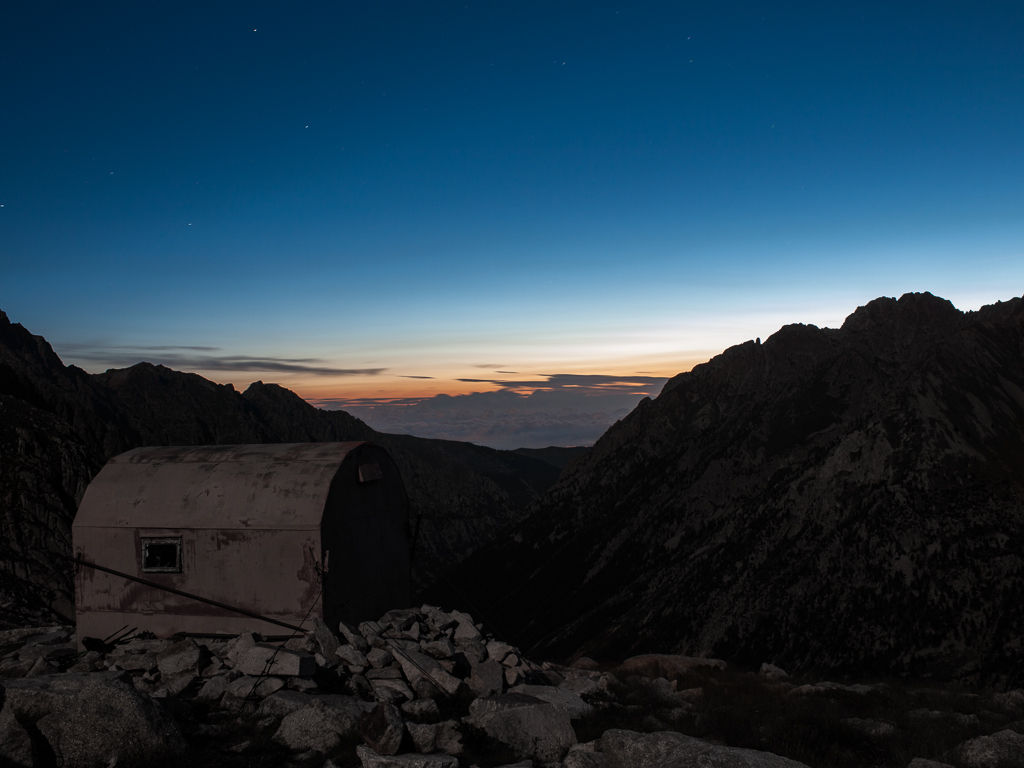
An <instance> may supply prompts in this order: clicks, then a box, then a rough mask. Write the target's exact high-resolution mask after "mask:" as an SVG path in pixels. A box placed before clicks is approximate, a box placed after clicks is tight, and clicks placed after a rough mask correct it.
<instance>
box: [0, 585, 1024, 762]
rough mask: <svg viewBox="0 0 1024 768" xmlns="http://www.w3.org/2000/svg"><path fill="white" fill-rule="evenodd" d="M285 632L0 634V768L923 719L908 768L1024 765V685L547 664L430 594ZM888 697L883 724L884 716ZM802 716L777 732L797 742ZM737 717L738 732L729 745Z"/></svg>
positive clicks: (866, 743)
mask: <svg viewBox="0 0 1024 768" xmlns="http://www.w3.org/2000/svg"><path fill="white" fill-rule="evenodd" d="M282 640H283V638H265V637H262V636H260V635H259V634H257V633H255V632H249V631H246V632H242V633H241V634H240V635H237V636H224V637H175V638H166V639H160V638H155V637H152V636H151V635H146V634H127V635H125V636H124V637H123V638H122V639H121V640H119V641H115V642H112V643H108V644H106V647H107V648H108V651H107V652H103V651H98V650H87V651H79V647H78V643H77V640H76V638H75V636H74V630H73V629H71V628H66V627H44V628H29V629H15V630H8V631H6V632H0V651H2V655H0V685H2V690H0V705H2V706H0V765H12V766H18V768H42V766H52V765H56V766H58V768H92V767H93V766H105V765H117V766H134V765H143V764H147V763H152V764H153V765H163V763H161V762H160V761H165V762H166V761H167V760H168V759H170V760H177V761H178V762H179V763H180V762H181V761H187V760H189V759H190V758H191V759H194V760H197V761H198V758H202V757H203V756H204V755H205V756H206V757H205V758H203V761H204V762H203V761H198V762H203V764H206V765H225V766H249V765H254V764H255V763H253V762H251V761H252V760H256V759H257V758H258V759H269V760H271V761H272V762H273V763H274V764H280V765H282V766H286V767H287V768H350V767H351V768H354V767H355V766H359V765H361V766H363V768H370V766H374V767H376V768H399V767H402V766H404V767H406V768H418V767H422V768H460V766H461V768H498V767H499V766H500V767H502V768H527V766H540V767H543V768H630V767H631V766H636V767H637V768H640V767H641V766H658V765H664V766H673V767H675V766H678V767H679V768H686V767H687V766H697V765H705V764H707V765H711V764H714V765H718V766H726V767H728V766H747V767H748V768H750V767H755V768H758V767H759V768H799V767H800V766H808V765H809V766H812V768H817V766H819V765H821V766H826V765H828V766H832V765H835V766H840V765H842V766H846V765H850V766H854V765H859V764H860V763H858V762H856V754H860V753H857V752H856V750H857V749H861V750H862V751H863V750H868V751H870V750H875V752H874V753H871V754H879V753H878V750H881V749H885V748H886V745H893V744H896V743H897V742H898V740H899V739H901V738H903V737H905V736H907V734H908V733H911V732H912V731H913V732H915V733H916V734H917V735H916V741H915V740H914V739H911V740H910V743H922V739H921V738H920V732H922V731H923V732H928V733H935V734H940V736H939V737H936V739H935V740H934V743H932V744H931V745H930V746H929V748H928V749H927V750H925V752H926V754H922V753H921V752H918V754H917V755H916V756H915V757H913V758H912V761H911V763H910V766H912V768H928V767H929V766H939V765H953V766H956V768H965V767H966V768H989V767H990V766H991V768H996V767H997V766H999V767H1000V768H1001V767H1003V766H1018V765H1019V766H1021V767H1022V768H1024V759H1021V757H1020V756H1021V755H1024V735H1021V733H1022V732H1024V691H1022V690H1014V691H1009V692H1001V693H994V694H987V695H985V696H979V695H977V694H968V693H963V692H959V693H958V692H956V691H954V692H949V691H944V690H938V689H929V688H922V689H919V690H915V691H903V692H901V693H900V696H902V699H900V701H902V702H904V703H905V708H904V711H903V712H902V714H899V713H894V711H893V709H892V707H891V706H889V705H890V704H891V702H892V701H893V700H895V698H898V697H896V696H895V694H894V693H893V691H892V689H891V688H890V686H888V685H886V684H874V685H865V684H844V683H837V682H831V681H824V682H820V681H819V682H812V681H808V680H806V679H805V678H799V677H791V676H790V675H789V674H787V673H786V672H785V671H783V670H781V669H779V668H778V667H774V666H772V665H771V664H769V663H765V664H763V665H762V666H761V668H760V670H759V671H758V673H757V674H754V673H752V672H738V671H736V670H731V669H730V668H728V666H727V665H726V663H725V662H723V661H720V660H716V659H697V658H691V657H686V656H673V655H667V654H657V655H654V654H650V655H645V656H639V657H634V658H631V659H627V660H626V661H625V662H623V663H622V664H620V665H619V666H617V667H615V668H614V669H612V670H608V669H603V668H602V666H601V665H599V664H598V663H597V662H595V661H593V660H591V659H584V658H580V659H577V660H576V662H575V663H574V664H573V665H572V666H562V665H557V664H550V663H543V664H537V663H535V662H533V661H531V660H530V659H528V658H526V657H525V656H524V655H523V654H522V653H521V652H520V651H519V650H518V649H517V648H515V647H513V646H511V645H509V644H508V643H506V642H505V641H504V640H502V639H499V638H495V637H492V636H490V635H489V634H487V633H486V632H485V631H484V627H483V626H482V625H481V624H478V623H476V622H475V621H474V620H473V618H472V617H471V616H470V615H468V614H466V613H463V612H460V611H444V610H442V609H440V608H436V607H433V606H429V605H424V606H422V607H421V608H419V609H403V610H394V611H390V612H388V613H387V614H385V615H384V616H382V617H381V618H380V619H379V620H377V621H366V622H363V623H361V624H359V626H352V625H349V624H341V625H340V626H339V627H338V628H337V630H336V631H335V630H333V629H332V628H329V627H327V626H326V625H325V624H324V623H323V622H322V621H320V620H319V619H317V620H315V621H314V626H313V628H312V629H311V630H310V631H309V632H307V633H306V634H302V635H296V636H292V637H291V638H289V639H287V640H286V641H284V642H282ZM87 646H88V647H91V648H94V649H95V648H96V647H98V646H97V645H96V644H95V643H89V644H87ZM730 675H731V677H730ZM730 697H731V698H730ZM744 697H746V698H744ZM879 697H888V698H887V699H885V701H886V704H885V707H888V708H887V709H885V711H884V714H885V717H870V716H869V715H871V714H879V712H881V710H880V709H879V710H871V706H872V702H875V701H876V700H881V699H879ZM744 706H746V707H747V708H748V711H747V712H746V714H745V715H744V714H743V712H742V710H743V707H744ZM773 709H774V713H775V714H774V716H775V717H776V719H778V711H782V710H787V709H788V710H792V712H795V713H797V715H798V716H802V717H804V718H805V719H806V720H808V721H814V723H815V724H816V726H817V727H818V728H819V730H820V731H821V732H829V731H831V732H832V733H833V734H837V736H836V738H839V739H845V740H846V741H847V743H848V744H849V745H850V746H849V747H848V748H847V749H846V752H842V751H838V752H837V751H833V752H831V753H828V754H826V752H825V751H822V752H821V755H822V757H821V759H820V760H819V759H817V758H815V757H814V756H813V755H811V754H810V753H806V752H805V753H801V755H800V756H801V757H802V759H803V760H805V761H806V762H801V761H797V760H795V759H794V757H795V755H792V754H791V755H789V756H783V755H781V754H778V753H779V752H784V751H786V749H785V743H784V742H783V743H780V745H779V746H776V742H774V741H773V740H772V738H771V733H770V731H771V728H770V726H768V725H764V724H762V725H757V723H759V722H762V723H763V722H768V721H766V720H765V716H764V715H763V713H762V710H764V711H768V712H772V711H773ZM800 713H804V714H803V715H800ZM742 717H746V718H747V721H748V725H747V727H746V728H745V730H744V729H740V730H739V731H736V730H735V726H736V722H739V721H740V720H741V719H742ZM759 718H760V719H759ZM723 723H725V724H726V725H723ZM800 725H801V723H796V724H794V723H783V724H782V725H781V726H777V727H778V728H781V729H784V730H786V731H787V738H788V737H789V732H791V731H793V730H794V728H799V727H800ZM729 728H733V730H734V731H735V732H736V733H740V734H741V736H740V737H739V740H738V742H737V739H736V738H733V739H726V738H723V735H727V734H728V732H729ZM929 729H930V730H929ZM802 738H804V740H805V741H806V736H802ZM733 742H737V743H733ZM940 742H941V743H940ZM753 747H757V748H753ZM773 747H774V749H773ZM901 749H902V747H901ZM865 754H866V753H865ZM901 754H902V753H901ZM211 755H212V756H213V757H212V758H211ZM844 755H845V756H846V757H844ZM850 755H854V757H852V758H851V757H850ZM851 760H853V762H851ZM864 764H868V763H864Z"/></svg>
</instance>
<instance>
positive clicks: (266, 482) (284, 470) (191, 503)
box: [74, 442, 363, 530]
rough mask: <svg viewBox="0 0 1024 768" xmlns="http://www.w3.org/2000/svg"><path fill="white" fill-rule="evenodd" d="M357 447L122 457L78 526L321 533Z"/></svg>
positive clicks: (101, 478)
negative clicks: (336, 482) (336, 485)
mask: <svg viewBox="0 0 1024 768" xmlns="http://www.w3.org/2000/svg"><path fill="white" fill-rule="evenodd" d="M360 445H363V443H362V442H353V443H280V444H273V445H210V446H198V447H197V446H184V447H178V446H160V447H155V448H136V449H134V450H131V451H127V452H126V453H122V454H120V455H118V456H115V457H114V458H112V459H111V460H110V461H108V462H107V464H106V466H104V467H103V469H102V470H100V473H99V474H98V475H97V476H96V477H95V479H94V480H93V481H92V483H90V485H89V488H88V489H87V490H86V492H85V496H84V497H83V499H82V503H81V505H80V506H79V509H78V514H77V515H76V516H75V521H74V527H76V528H81V527H90V528H112V527H116V528H222V529H229V530H230V529H236V530H245V529H293V530H316V529H319V527H320V521H321V519H322V518H323V513H324V507H325V505H326V503H327V495H328V493H329V492H330V488H331V481H332V480H333V479H334V476H335V475H336V474H337V473H338V469H339V468H340V467H341V464H342V462H343V461H344V460H345V458H346V457H347V456H348V455H349V453H351V452H352V451H353V450H354V449H356V448H358V447H359V446H360Z"/></svg>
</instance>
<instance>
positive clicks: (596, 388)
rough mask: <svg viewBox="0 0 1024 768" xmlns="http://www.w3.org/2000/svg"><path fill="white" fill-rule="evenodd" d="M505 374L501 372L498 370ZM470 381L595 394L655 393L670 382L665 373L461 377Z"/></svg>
mask: <svg viewBox="0 0 1024 768" xmlns="http://www.w3.org/2000/svg"><path fill="white" fill-rule="evenodd" d="M498 373H502V371H498ZM458 381H461V382H464V383H470V384H496V385H497V386H499V387H501V389H503V390H508V391H514V392H522V391H523V390H533V391H535V392H537V391H540V392H558V391H567V390H574V391H579V390H585V391H590V392H593V393H594V394H610V393H614V392H622V393H626V392H629V393H631V394H632V393H637V392H639V393H640V394H646V395H655V394H657V393H658V392H659V391H661V388H662V387H663V386H665V382H666V381H668V379H666V378H665V377H663V376H639V375H636V376H613V375H608V374H599V373H592V374H579V373H552V374H544V378H543V379H532V380H510V379H459V380H458Z"/></svg>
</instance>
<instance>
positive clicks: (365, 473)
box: [359, 462, 384, 483]
mask: <svg viewBox="0 0 1024 768" xmlns="http://www.w3.org/2000/svg"><path fill="white" fill-rule="evenodd" d="M382 477H384V473H383V472H381V471H380V464H378V463H377V462H374V463H373V464H360V465H359V482H360V483H368V482H370V481H371V480H380V479H381V478H382Z"/></svg>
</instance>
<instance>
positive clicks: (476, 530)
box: [0, 312, 557, 617]
mask: <svg viewBox="0 0 1024 768" xmlns="http://www.w3.org/2000/svg"><path fill="white" fill-rule="evenodd" d="M346 440H371V441H373V442H375V443H378V444H380V445H382V446H384V447H386V448H387V449H388V450H389V452H390V453H391V454H392V456H393V458H394V459H395V461H396V462H397V463H398V465H399V467H400V468H401V470H402V476H403V479H404V482H405V485H406V489H407V491H408V493H409V498H410V504H411V508H412V518H413V523H414V524H415V523H418V526H417V528H418V536H417V544H416V559H415V561H414V568H413V577H414V585H416V587H417V588H420V589H422V588H423V587H425V586H426V585H428V584H429V583H430V582H431V581H433V580H434V579H436V578H438V577H439V575H440V574H442V573H443V572H444V571H446V570H448V569H449V568H450V567H451V566H452V565H454V564H455V563H457V562H458V561H460V560H461V559H463V558H464V557H465V556H466V555H467V554H469V553H470V552H472V551H473V550H474V549H475V548H476V547H478V546H480V544H482V543H484V542H486V541H488V540H489V539H490V538H492V537H493V536H494V535H496V534H497V532H498V531H499V530H501V529H502V528H503V527H504V526H506V525H507V524H508V523H509V522H510V521H511V520H512V519H513V518H514V517H515V516H516V515H517V514H519V513H520V512H521V511H522V509H523V508H525V506H526V505H527V504H528V503H529V502H531V501H533V500H535V499H536V498H537V497H538V496H539V494H540V492H542V491H543V490H544V489H546V488H547V487H548V486H550V485H551V483H553V482H554V480H555V478H556V477H557V472H552V467H551V466H550V465H548V464H546V463H544V462H541V461H539V460H535V459H531V458H529V457H524V456H520V455H519V454H515V453H513V452H511V451H491V450H489V449H483V448H479V447H478V446H470V445H469V444H464V443H454V442H450V441H434V440H425V439H421V438H416V437H411V436H408V435H386V434H382V433H378V432H375V431H374V430H372V429H371V428H369V427H368V426H366V425H365V424H364V423H363V422H361V421H360V420H358V419H356V418H353V417H352V416H350V415H349V414H347V413H344V412H341V411H321V410H318V409H316V408H314V407H312V406H311V405H309V404H308V403H306V402H305V401H304V400H302V399H301V398H299V397H298V396H297V395H296V394H295V393H293V392H290V391H289V390H287V389H284V388H283V387H279V386H276V385H274V384H264V383H263V382H256V383H254V384H252V385H251V386H250V387H249V388H248V389H247V390H246V391H245V392H244V393H239V392H237V391H235V389H234V388H233V387H232V386H231V385H220V384H215V383H213V382H211V381H207V380H206V379H204V378H202V377H201V376H197V375H196V374H191V373H181V372H179V371H173V370H171V369H169V368H165V367H163V366H155V365H150V364H149V363H139V364H138V365H135V366H132V367H131V368H126V369H123V370H111V371H107V372H106V373H103V374H98V375H90V374H87V373H86V372H85V371H82V370H81V369H78V368H75V367H74V366H65V365H64V364H63V363H62V362H61V360H60V358H59V357H58V356H57V355H56V354H54V352H53V350H52V349H51V347H50V345H49V344H47V342H46V340H45V339H43V338H42V337H39V336H33V335H32V334H30V333H29V332H28V331H27V330H25V329H24V328H23V327H22V326H20V325H17V324H12V323H11V322H10V321H9V320H8V318H7V316H6V315H5V314H3V313H2V312H0V505H2V506H0V608H2V609H3V612H4V613H6V614H8V615H9V616H24V615H26V613H29V614H36V615H38V614H39V612H40V611H43V612H45V610H46V606H49V608H50V609H53V610H56V611H57V612H58V613H61V614H62V615H64V616H65V617H67V616H68V615H69V613H68V611H69V610H71V602H70V599H71V596H72V593H71V580H70V571H69V569H68V568H67V567H65V566H63V565H62V564H61V562H60V561H59V559H57V558H54V557H51V556H50V555H49V554H48V553H65V554H66V553H69V552H70V551H71V545H70V526H71V521H72V519H73V517H74V512H75V510H76V509H77V506H78V502H79V501H80V500H81V498H82V494H83V493H84V492H85V488H86V486H87V485H88V483H89V481H90V480H91V479H92V477H93V476H95V474H96V472H98V471H99V469H100V468H101V467H102V466H103V464H104V463H105V462H106V460H107V459H108V458H110V457H111V456H114V455H116V454H118V453H121V452H122V451H126V450H128V449H130V448H134V447H137V446H142V445H208V444H222V445H226V444H232V443H266V442H320V441H346ZM545 481H546V482H545Z"/></svg>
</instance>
